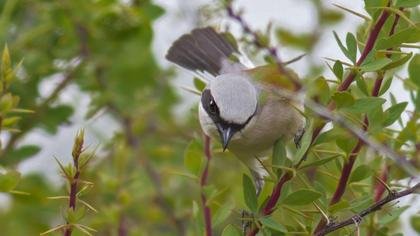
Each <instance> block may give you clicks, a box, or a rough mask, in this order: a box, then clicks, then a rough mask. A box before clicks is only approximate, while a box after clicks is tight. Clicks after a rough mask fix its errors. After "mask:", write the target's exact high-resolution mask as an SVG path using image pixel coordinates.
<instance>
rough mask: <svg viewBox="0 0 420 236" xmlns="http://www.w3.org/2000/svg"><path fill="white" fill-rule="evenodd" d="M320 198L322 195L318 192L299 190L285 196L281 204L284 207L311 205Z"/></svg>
mask: <svg viewBox="0 0 420 236" xmlns="http://www.w3.org/2000/svg"><path fill="white" fill-rule="evenodd" d="M321 196H322V194H321V193H319V192H316V191H313V190H310V189H301V190H298V191H296V192H293V193H291V194H290V195H289V196H287V198H286V199H285V200H284V202H283V203H284V204H286V205H306V204H310V203H312V202H313V201H315V200H317V199H318V198H320V197H321Z"/></svg>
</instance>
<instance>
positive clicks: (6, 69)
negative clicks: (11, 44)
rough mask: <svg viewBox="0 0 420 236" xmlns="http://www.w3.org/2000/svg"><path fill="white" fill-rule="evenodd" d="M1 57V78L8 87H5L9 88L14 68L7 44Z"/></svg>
mask: <svg viewBox="0 0 420 236" xmlns="http://www.w3.org/2000/svg"><path fill="white" fill-rule="evenodd" d="M1 59H2V60H1V80H2V81H3V83H4V84H5V85H6V87H5V88H3V89H7V88H8V87H9V85H10V82H11V81H12V79H13V69H12V64H11V61H10V54H9V49H8V48H7V45H6V46H4V49H3V54H2V58H1Z"/></svg>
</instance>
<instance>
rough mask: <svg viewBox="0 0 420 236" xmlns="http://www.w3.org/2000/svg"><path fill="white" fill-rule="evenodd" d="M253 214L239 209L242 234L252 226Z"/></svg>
mask: <svg viewBox="0 0 420 236" xmlns="http://www.w3.org/2000/svg"><path fill="white" fill-rule="evenodd" d="M253 218H254V214H252V212H249V211H247V210H241V219H242V220H241V221H242V234H243V235H246V234H247V233H248V231H249V230H250V229H251V228H252V221H253Z"/></svg>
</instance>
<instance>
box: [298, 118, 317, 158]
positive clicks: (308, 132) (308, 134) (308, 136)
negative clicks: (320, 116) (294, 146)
mask: <svg viewBox="0 0 420 236" xmlns="http://www.w3.org/2000/svg"><path fill="white" fill-rule="evenodd" d="M312 133H313V122H311V121H310V120H306V127H305V133H304V134H303V137H302V140H301V142H300V148H299V149H298V150H297V151H296V154H295V156H294V157H293V159H294V160H295V161H299V160H300V159H302V157H303V156H304V155H305V153H306V152H307V151H308V149H309V147H310V146H311V142H312Z"/></svg>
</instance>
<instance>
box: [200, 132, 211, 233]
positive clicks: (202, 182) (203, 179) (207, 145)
mask: <svg viewBox="0 0 420 236" xmlns="http://www.w3.org/2000/svg"><path fill="white" fill-rule="evenodd" d="M204 155H205V156H206V159H207V161H206V165H205V166H204V170H203V173H202V174H201V179H200V187H201V206H202V208H203V215H204V224H205V227H206V235H207V236H211V235H212V231H211V212H210V208H209V207H208V206H207V199H206V195H205V193H204V187H205V186H206V184H207V178H208V175H209V165H210V160H211V150H210V137H209V136H207V135H205V136H204Z"/></svg>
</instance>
